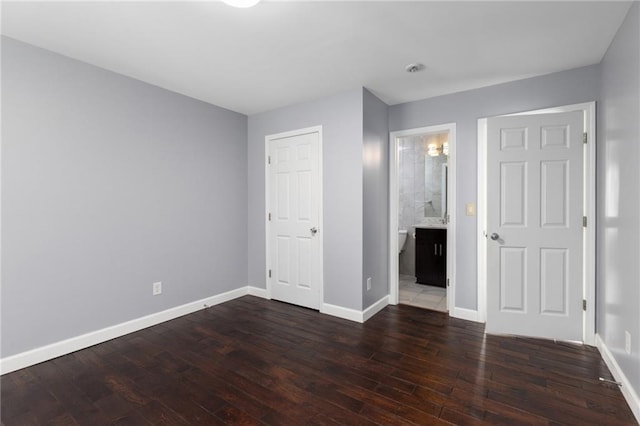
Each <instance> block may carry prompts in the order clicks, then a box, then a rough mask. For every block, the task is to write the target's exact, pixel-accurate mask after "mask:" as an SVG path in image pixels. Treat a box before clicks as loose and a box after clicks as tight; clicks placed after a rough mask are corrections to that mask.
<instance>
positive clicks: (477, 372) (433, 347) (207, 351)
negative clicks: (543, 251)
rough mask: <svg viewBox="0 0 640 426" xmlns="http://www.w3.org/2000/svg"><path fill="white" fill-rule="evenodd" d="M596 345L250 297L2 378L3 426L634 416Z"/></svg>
mask: <svg viewBox="0 0 640 426" xmlns="http://www.w3.org/2000/svg"><path fill="white" fill-rule="evenodd" d="M598 377H606V378H611V374H610V372H609V371H608V370H607V368H606V365H605V364H604V362H603V360H602V358H601V357H600V355H599V353H598V351H597V350H596V349H595V348H592V347H587V346H582V345H576V344H571V343H563V342H554V341H549V340H541V339H526V338H518V337H506V336H488V335H485V334H484V327H483V325H482V324H477V323H473V322H469V321H464V320H459V319H455V318H449V317H448V316H447V315H446V314H443V313H439V312H433V311H427V310H421V309H419V308H415V307H410V306H402V305H399V306H388V307H386V308H385V309H383V310H382V311H381V312H379V313H378V314H376V315H375V316H374V317H373V318H371V319H370V320H369V321H367V322H366V323H365V324H360V323H355V322H350V321H346V320H342V319H339V318H335V317H331V316H327V315H322V314H319V313H318V312H316V311H313V310H309V309H306V308H302V307H298V306H292V305H288V304H285V303H280V302H275V301H267V300H263V299H259V298H256V297H252V296H245V297H242V298H239V299H235V300H233V301H230V302H227V303H224V304H220V305H217V306H214V307H211V308H208V309H204V310H201V311H198V312H195V313H193V314H190V315H186V316H183V317H180V318H177V319H175V320H172V321H168V322H165V323H162V324H158V325H156V326H153V327H149V328H147V329H144V330H140V331H138V332H136V333H132V334H129V335H127V336H123V337H121V338H118V339H113V340H110V341H108V342H105V343H103V344H100V345H96V346H94V347H91V348H87V349H84V350H82V351H78V352H75V353H72V354H69V355H65V356H62V357H60V358H57V359H54V360H52V361H48V362H45V363H41V364H38V365H35V366H33V367H29V368H26V369H23V370H19V371H16V372H13V373H10V374H6V375H4V376H2V377H1V378H0V392H1V393H0V413H1V417H0V423H1V424H2V425H3V426H13V425H18V426H23V425H30V424H33V425H40V424H61V425H62V424H64V425H76V424H78V425H85V424H96V425H98V424H99V425H102V424H105V425H106V424H113V425H190V424H207V425H218V424H238V425H258V424H261V425H265V424H266V425H301V424H309V425H344V424H348V425H375V424H378V425H426V424H429V425H432V424H433V425H438V424H442V425H451V424H459V425H480V424H508V425H513V424H528V425H559V424H577V423H579V424H581V425H587V424H620V425H624V424H629V425H633V424H636V422H635V419H634V417H633V414H632V413H631V410H630V409H629V407H628V405H627V404H626V402H625V400H624V398H623V397H622V395H621V393H620V390H619V389H618V388H616V387H613V386H610V385H607V384H605V383H602V382H599V381H598Z"/></svg>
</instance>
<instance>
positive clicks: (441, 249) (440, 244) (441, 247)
mask: <svg viewBox="0 0 640 426" xmlns="http://www.w3.org/2000/svg"><path fill="white" fill-rule="evenodd" d="M440 256H442V244H440Z"/></svg>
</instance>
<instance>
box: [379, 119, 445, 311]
mask: <svg viewBox="0 0 640 426" xmlns="http://www.w3.org/2000/svg"><path fill="white" fill-rule="evenodd" d="M447 131H448V132H449V158H448V160H447V163H448V165H449V173H448V182H447V187H448V190H447V214H448V215H449V223H448V225H447V279H448V280H449V281H448V282H449V285H448V286H447V288H446V290H447V309H448V310H449V314H450V315H452V314H453V312H454V309H455V294H456V291H455V288H456V287H455V286H456V255H455V254H456V247H455V243H456V238H455V235H456V123H447V124H440V125H436V126H427V127H420V128H416V129H408V130H399V131H395V132H391V133H390V134H389V158H390V161H389V303H390V304H392V305H397V304H398V286H399V280H398V275H399V264H398V222H399V217H398V204H399V202H400V188H399V182H398V180H399V179H398V173H399V156H398V139H399V138H404V137H407V136H416V135H422V134H425V133H443V132H447ZM407 238H411V235H408V236H407Z"/></svg>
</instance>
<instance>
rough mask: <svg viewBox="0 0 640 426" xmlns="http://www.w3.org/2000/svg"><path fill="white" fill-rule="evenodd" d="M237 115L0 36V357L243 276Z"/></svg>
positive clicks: (242, 134)
mask: <svg viewBox="0 0 640 426" xmlns="http://www.w3.org/2000/svg"><path fill="white" fill-rule="evenodd" d="M246 125H247V119H246V117H245V116H243V115H241V114H237V113H234V112H231V111H228V110H224V109H221V108H218V107H215V106H212V105H209V104H206V103H203V102H200V101H196V100H194V99H191V98H187V97H185V96H181V95H178V94H175V93H172V92H168V91H166V90H163V89H159V88H157V87H154V86H151V85H148V84H145V83H142V82H140V81H137V80H133V79H130V78H127V77H123V76H121V75H118V74H114V73H112V72H109V71H106V70H103V69H100V68H96V67H93V66H91V65H88V64H85V63H81V62H78V61H75V60H71V59H69V58H66V57H63V56H60V55H57V54H55V53H52V52H49V51H46V50H42V49H39V48H35V47H33V46H29V45H27V44H24V43H21V42H18V41H15V40H12V39H8V38H4V37H3V38H2V306H1V307H2V318H1V320H2V352H1V355H2V357H6V356H9V355H13V354H16V353H19V352H22V351H25V350H28V349H32V348H35V347H39V346H42V345H46V344H49V343H52V342H57V341H60V340H63V339H67V338H70V337H73V336H76V335H80V334H83V333H87V332H91V331H94V330H98V329H101V328H104V327H107V326H111V325H114V324H118V323H121V322H124V321H127V320H131V319H134V318H138V317H142V316H144V315H148V314H152V313H154V312H158V311H162V310H165V309H167V308H171V307H174V306H177V305H181V304H184V303H187V302H191V301H195V300H198V299H201V298H204V297H208V296H213V295H216V294H219V293H222V292H225V291H228V290H231V289H235V288H239V287H242V286H246V285H247V269H246V252H247V231H246V223H247V216H246V212H247V162H246V158H247V146H246V139H247V136H246ZM154 281H162V282H163V287H164V288H163V290H164V291H163V294H162V295H160V296H155V297H154V296H152V295H151V289H152V283H153V282H154ZM358 282H359V281H358Z"/></svg>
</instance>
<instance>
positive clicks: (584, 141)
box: [582, 132, 588, 143]
mask: <svg viewBox="0 0 640 426" xmlns="http://www.w3.org/2000/svg"><path fill="white" fill-rule="evenodd" d="M587 140H588V137H587V132H584V133H583V134H582V143H587Z"/></svg>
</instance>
